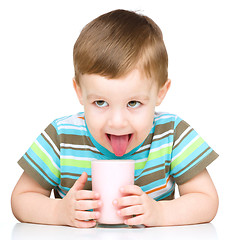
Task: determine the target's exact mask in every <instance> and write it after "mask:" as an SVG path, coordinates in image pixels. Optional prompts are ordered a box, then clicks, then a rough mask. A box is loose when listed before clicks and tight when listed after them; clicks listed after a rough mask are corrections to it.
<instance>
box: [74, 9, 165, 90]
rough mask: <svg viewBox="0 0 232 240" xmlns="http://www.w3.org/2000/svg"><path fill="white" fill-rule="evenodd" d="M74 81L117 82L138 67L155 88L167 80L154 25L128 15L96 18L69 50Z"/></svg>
mask: <svg viewBox="0 0 232 240" xmlns="http://www.w3.org/2000/svg"><path fill="white" fill-rule="evenodd" d="M73 61H74V69H75V80H76V82H77V83H78V84H79V78H80V75H81V74H99V75H101V76H105V77H107V78H119V77H121V76H124V75H126V74H127V73H129V72H130V71H131V70H132V69H133V68H135V67H138V68H139V70H141V72H142V73H143V74H145V76H146V77H148V78H154V79H155V81H157V82H158V86H163V85H164V83H165V82H166V81H167V79H168V55H167V51H166V48H165V45H164V41H163V35H162V32H161V30H160V28H159V27H158V26H157V25H156V23H155V22H154V21H153V20H152V19H150V18H148V17H146V16H143V15H140V14H137V13H135V12H132V11H126V10H115V11H112V12H109V13H106V14H103V15H101V16H99V17H98V18H96V19H94V20H93V21H91V22H90V23H88V24H87V25H86V26H85V27H84V28H83V30H82V31H81V33H80V35H79V37H78V39H77V41H76V43H75V45H74V49H73Z"/></svg>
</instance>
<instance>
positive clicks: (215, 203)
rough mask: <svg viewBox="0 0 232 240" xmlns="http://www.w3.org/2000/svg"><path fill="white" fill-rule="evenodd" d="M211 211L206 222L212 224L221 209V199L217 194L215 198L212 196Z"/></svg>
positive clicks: (210, 201)
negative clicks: (219, 208)
mask: <svg viewBox="0 0 232 240" xmlns="http://www.w3.org/2000/svg"><path fill="white" fill-rule="evenodd" d="M208 206H209V210H208V214H207V215H208V217H207V218H208V219H207V220H206V222H207V223H210V222H211V221H213V219H214V218H215V217H216V215H217V212H218V207H219V197H218V194H217V193H216V194H215V195H214V196H210V200H209V205H208Z"/></svg>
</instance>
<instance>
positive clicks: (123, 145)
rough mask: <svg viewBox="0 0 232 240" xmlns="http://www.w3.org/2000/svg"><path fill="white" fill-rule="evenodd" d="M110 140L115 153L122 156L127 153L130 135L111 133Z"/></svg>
mask: <svg viewBox="0 0 232 240" xmlns="http://www.w3.org/2000/svg"><path fill="white" fill-rule="evenodd" d="M110 142H111V146H112V148H113V151H114V154H115V155H116V156H118V157H121V156H123V155H124V154H125V152H126V149H127V146H128V144H129V135H128V134H127V135H122V136H116V135H110Z"/></svg>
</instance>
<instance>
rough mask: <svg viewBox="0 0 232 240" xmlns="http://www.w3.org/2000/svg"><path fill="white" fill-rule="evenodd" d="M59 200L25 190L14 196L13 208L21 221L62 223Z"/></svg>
mask: <svg viewBox="0 0 232 240" xmlns="http://www.w3.org/2000/svg"><path fill="white" fill-rule="evenodd" d="M59 202H60V200H58V199H51V198H49V197H47V196H45V195H43V194H40V193H34V192H25V193H20V194H17V195H15V196H12V210H13V213H14V215H15V217H16V218H17V219H18V220H19V221H21V222H30V223H40V224H54V225H61V224H62V222H61V221H60V218H59V211H58V204H59Z"/></svg>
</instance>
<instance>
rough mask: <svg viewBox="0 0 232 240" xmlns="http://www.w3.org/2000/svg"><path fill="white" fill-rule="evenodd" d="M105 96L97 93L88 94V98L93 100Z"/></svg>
mask: <svg viewBox="0 0 232 240" xmlns="http://www.w3.org/2000/svg"><path fill="white" fill-rule="evenodd" d="M102 98H103V97H101V96H99V95H96V94H89V95H87V99H88V100H91V99H102Z"/></svg>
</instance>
